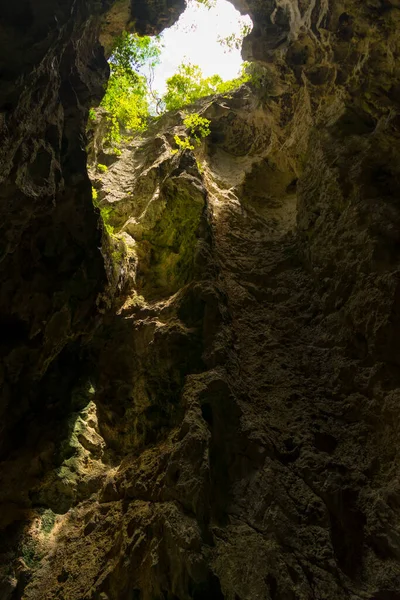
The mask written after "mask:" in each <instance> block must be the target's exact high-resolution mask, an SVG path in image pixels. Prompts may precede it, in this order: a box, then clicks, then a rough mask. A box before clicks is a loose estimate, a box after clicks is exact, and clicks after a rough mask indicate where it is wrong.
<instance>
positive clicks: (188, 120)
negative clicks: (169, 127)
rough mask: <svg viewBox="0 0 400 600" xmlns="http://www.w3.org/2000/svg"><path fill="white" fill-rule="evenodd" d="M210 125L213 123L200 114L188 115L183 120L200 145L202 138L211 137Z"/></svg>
mask: <svg viewBox="0 0 400 600" xmlns="http://www.w3.org/2000/svg"><path fill="white" fill-rule="evenodd" d="M210 123H211V121H210V120H209V119H206V118H204V117H201V116H200V115H199V113H192V114H190V115H187V117H185V118H184V120H183V124H184V126H185V127H186V129H188V130H189V132H190V135H191V137H193V138H194V139H195V140H196V142H197V143H198V144H200V138H204V137H207V136H208V135H210V133H211V131H210Z"/></svg>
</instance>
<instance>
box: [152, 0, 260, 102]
mask: <svg viewBox="0 0 400 600" xmlns="http://www.w3.org/2000/svg"><path fill="white" fill-rule="evenodd" d="M243 24H248V25H250V26H252V22H251V19H250V17H248V16H242V15H241V14H240V13H239V12H238V11H237V10H236V9H235V8H234V7H233V5H232V4H231V3H230V2H228V1H227V0H216V3H215V6H214V7H213V8H210V9H208V8H206V7H205V6H204V5H203V4H199V3H197V2H196V1H195V0H190V1H189V3H188V6H187V8H186V10H185V12H184V13H183V14H182V15H181V17H180V19H179V21H178V22H177V23H176V24H175V25H174V26H173V27H171V28H170V29H166V30H165V31H163V33H162V34H161V39H162V42H163V45H164V49H163V51H162V55H161V63H160V64H159V65H158V66H157V67H156V68H155V78H154V84H153V89H154V90H155V91H157V92H158V94H159V95H161V94H162V93H164V92H165V81H166V79H168V77H171V75H173V74H174V73H176V71H177V68H178V66H179V65H180V64H181V63H182V61H185V62H190V63H192V64H195V65H198V66H199V67H200V68H201V69H202V71H203V74H204V76H205V77H209V76H210V75H214V74H218V75H220V76H221V77H222V78H223V79H224V80H228V79H233V78H234V77H236V76H237V75H238V74H239V71H240V67H241V65H242V62H243V61H242V57H241V55H240V50H231V51H230V52H227V51H226V49H225V48H224V47H223V46H222V45H221V44H219V43H218V41H217V38H218V37H219V36H220V37H222V38H225V37H227V36H228V35H230V34H232V33H235V34H239V33H240V29H241V27H242V25H243ZM224 50H225V52H224Z"/></svg>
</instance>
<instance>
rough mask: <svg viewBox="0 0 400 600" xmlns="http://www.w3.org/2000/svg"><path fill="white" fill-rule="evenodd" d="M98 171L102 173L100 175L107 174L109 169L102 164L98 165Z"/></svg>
mask: <svg viewBox="0 0 400 600" xmlns="http://www.w3.org/2000/svg"><path fill="white" fill-rule="evenodd" d="M97 170H98V171H100V173H107V171H108V167H107V165H102V164H100V163H98V165H97Z"/></svg>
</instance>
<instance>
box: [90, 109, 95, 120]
mask: <svg viewBox="0 0 400 600" xmlns="http://www.w3.org/2000/svg"><path fill="white" fill-rule="evenodd" d="M89 121H96V111H95V110H94V108H91V109H90V110H89Z"/></svg>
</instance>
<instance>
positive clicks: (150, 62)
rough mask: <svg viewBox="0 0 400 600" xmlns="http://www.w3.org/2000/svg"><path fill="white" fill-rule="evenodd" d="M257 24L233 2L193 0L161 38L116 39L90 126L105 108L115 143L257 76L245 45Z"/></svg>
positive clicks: (132, 35)
mask: <svg viewBox="0 0 400 600" xmlns="http://www.w3.org/2000/svg"><path fill="white" fill-rule="evenodd" d="M252 26H253V25H252V21H251V19H250V17H249V16H248V15H241V14H240V13H239V12H238V11H237V10H236V8H235V7H234V6H233V4H231V3H230V2H228V0H188V2H187V5H186V10H185V11H184V12H183V13H182V15H181V16H180V18H179V20H178V21H177V22H176V23H175V25H173V26H172V27H170V28H168V29H165V30H164V31H163V32H162V33H161V34H160V35H159V36H156V37H149V36H144V37H143V36H142V37H141V36H139V35H137V34H135V33H128V32H124V33H123V34H122V35H120V36H119V37H118V38H117V39H116V40H115V43H114V47H113V49H112V52H111V55H110V58H109V65H110V78H109V81H108V86H107V91H106V94H105V96H104V98H103V100H102V102H101V104H100V107H99V109H94V108H93V109H91V110H90V113H89V125H90V123H91V122H92V123H94V122H95V121H96V120H98V114H99V111H100V112H103V113H106V116H107V119H108V127H105V128H104V136H105V138H106V139H105V142H106V143H108V144H109V145H113V144H114V145H115V144H118V143H119V142H120V141H121V139H122V138H124V136H125V137H126V136H129V135H132V134H135V133H137V132H140V131H143V130H144V129H146V128H147V127H148V126H149V123H151V122H152V121H153V120H154V119H155V118H157V117H158V116H160V115H162V114H164V113H165V112H168V111H171V110H176V109H181V108H184V107H186V106H189V105H191V104H192V103H193V102H195V101H196V100H198V99H200V98H202V97H206V96H211V95H214V94H218V93H230V92H232V91H233V90H235V89H236V88H238V87H240V86H241V85H242V84H243V83H245V82H246V81H248V80H249V79H250V77H251V75H250V67H249V65H248V64H247V63H245V62H244V61H243V60H242V56H241V49H242V42H243V39H244V38H245V37H246V36H247V35H248V34H249V33H250V32H251V30H252Z"/></svg>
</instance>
